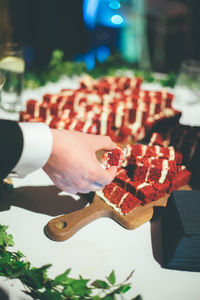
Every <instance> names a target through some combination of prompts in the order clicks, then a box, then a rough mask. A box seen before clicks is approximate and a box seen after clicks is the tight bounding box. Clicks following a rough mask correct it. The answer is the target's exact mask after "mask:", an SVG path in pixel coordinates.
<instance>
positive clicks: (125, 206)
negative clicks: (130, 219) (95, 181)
mask: <svg viewBox="0 0 200 300" xmlns="http://www.w3.org/2000/svg"><path fill="white" fill-rule="evenodd" d="M96 194H97V195H98V196H99V197H100V198H101V199H103V200H104V201H105V202H106V203H107V204H108V205H110V206H112V207H113V208H114V209H115V210H116V211H117V212H119V213H120V214H127V213H128V212H130V211H131V210H132V209H133V208H135V207H137V206H139V205H140V204H141V203H142V201H141V200H139V199H138V198H136V197H135V196H133V195H131V194H130V193H129V192H126V191H125V190H124V189H122V188H121V187H119V186H118V185H117V184H115V183H113V182H112V183H110V184H108V185H107V186H105V187H104V188H103V190H102V191H97V192H96Z"/></svg>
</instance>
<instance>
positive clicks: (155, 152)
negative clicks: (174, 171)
mask: <svg viewBox="0 0 200 300" xmlns="http://www.w3.org/2000/svg"><path fill="white" fill-rule="evenodd" d="M126 148H127V159H128V164H134V163H135V160H136V158H137V157H140V158H142V157H149V158H162V159H167V160H172V161H173V160H174V161H176V162H177V164H181V162H182V154H181V153H179V152H176V151H175V150H174V147H172V146H171V147H161V146H158V145H153V146H149V145H143V144H135V145H131V146H130V145H129V146H127V147H126Z"/></svg>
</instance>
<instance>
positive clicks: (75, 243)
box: [0, 78, 200, 300]
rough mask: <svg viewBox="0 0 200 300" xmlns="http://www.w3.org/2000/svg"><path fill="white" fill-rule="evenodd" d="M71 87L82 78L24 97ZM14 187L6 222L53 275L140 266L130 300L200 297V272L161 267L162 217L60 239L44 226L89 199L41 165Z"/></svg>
mask: <svg viewBox="0 0 200 300" xmlns="http://www.w3.org/2000/svg"><path fill="white" fill-rule="evenodd" d="M70 86H73V87H74V88H76V82H75V81H74V80H69V79H66V78H63V80H61V81H60V82H59V83H57V84H49V85H47V86H46V87H44V88H41V89H37V90H34V91H25V92H24V94H23V101H24V102H25V101H26V100H27V99H28V98H29V97H31V98H32V99H38V100H40V98H41V96H42V95H43V94H44V93H45V92H46V91H48V92H57V91H59V90H60V89H61V88H64V87H70ZM144 88H148V89H149V88H151V89H160V87H159V86H157V85H152V84H151V85H144ZM182 110H183V111H184V113H183V117H182V121H183V123H188V124H189V123H190V124H192V125H199V121H198V118H199V116H200V114H199V112H200V104H197V105H193V106H192V107H182ZM191 115H192V116H193V118H191ZM0 117H1V118H8V119H17V114H8V113H5V112H3V111H0ZM191 119H192V120H191ZM199 119H200V118H199ZM191 122H192V123H191ZM14 186H15V189H14V190H13V191H12V193H10V194H9V195H8V196H7V199H4V200H3V202H2V203H1V205H0V208H1V209H0V223H1V224H3V225H8V226H9V232H10V233H11V234H12V235H13V237H14V242H15V247H14V249H15V250H20V251H21V252H22V253H24V254H25V255H26V257H27V259H28V260H29V261H31V263H32V265H33V266H36V267H40V266H42V265H44V264H49V263H51V264H52V267H51V268H50V269H49V273H48V275H49V277H51V278H54V277H55V276H56V275H58V274H61V273H62V272H64V271H65V270H66V269H68V268H71V269H72V270H71V276H74V277H78V276H79V275H82V276H83V277H84V278H91V280H95V279H97V278H98V279H104V278H105V276H107V275H108V274H109V273H110V272H111V271H112V270H113V269H114V270H115V273H116V277H117V281H118V282H121V281H123V280H124V279H125V278H126V277H127V276H128V275H129V274H130V273H131V271H132V270H135V273H134V275H133V277H132V279H131V282H132V288H131V290H130V291H129V292H128V293H126V294H125V299H131V298H133V297H134V296H136V295H138V294H140V295H141V296H142V299H143V300H161V299H162V300H169V299H170V300H199V299H200V273H197V272H185V271H175V270H167V269H164V268H162V267H161V265H160V257H161V256H160V254H161V244H160V226H159V224H160V219H159V218H157V219H155V220H153V221H151V222H147V223H145V224H143V225H142V226H140V227H138V228H137V229H135V230H127V229H124V228H123V227H121V226H120V225H119V224H118V223H116V222H115V221H113V220H111V219H109V218H101V219H98V220H95V221H93V222H92V223H90V224H88V225H87V226H85V227H84V228H82V229H81V230H79V231H78V232H77V233H76V234H75V235H74V236H72V237H71V238H69V239H68V240H66V241H63V242H55V241H52V240H50V239H49V238H48V237H46V235H45V234H44V232H43V230H44V226H45V225H46V224H47V222H48V221H50V220H51V219H52V218H53V217H55V216H59V215H61V214H65V213H68V212H71V211H74V210H77V209H81V208H82V207H83V206H84V205H85V201H84V200H83V199H81V198H79V197H78V196H75V197H73V196H72V195H69V194H67V193H64V192H60V191H59V190H58V189H57V188H56V187H55V186H53V185H52V182H51V180H50V179H49V178H48V177H47V175H46V174H45V173H44V172H43V171H42V170H41V169H40V170H38V171H36V172H33V173H32V174H29V175H28V176H26V177H25V178H24V179H14ZM0 286H3V287H4V288H6V289H7V293H8V296H9V299H11V300H18V299H21V300H25V299H27V300H28V299H31V298H30V297H29V296H26V295H25V294H24V293H22V292H21V289H22V288H23V287H22V285H21V284H20V282H19V281H18V280H7V279H5V278H3V277H0ZM2 300H3V299H2Z"/></svg>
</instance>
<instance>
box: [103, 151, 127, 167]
mask: <svg viewBox="0 0 200 300" xmlns="http://www.w3.org/2000/svg"><path fill="white" fill-rule="evenodd" d="M124 159H125V151H124V149H122V148H121V147H119V146H117V147H116V148H115V149H114V150H112V151H106V152H105V153H104V155H103V158H102V164H103V165H104V166H105V167H106V168H110V167H111V166H116V167H118V166H121V165H122V163H123V161H124Z"/></svg>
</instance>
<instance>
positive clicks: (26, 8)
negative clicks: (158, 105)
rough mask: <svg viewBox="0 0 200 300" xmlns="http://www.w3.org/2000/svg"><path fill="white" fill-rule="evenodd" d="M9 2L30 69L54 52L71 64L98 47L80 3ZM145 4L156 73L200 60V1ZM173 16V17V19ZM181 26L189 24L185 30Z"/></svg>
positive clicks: (60, 0)
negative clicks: (93, 47)
mask: <svg viewBox="0 0 200 300" xmlns="http://www.w3.org/2000/svg"><path fill="white" fill-rule="evenodd" d="M0 1H5V0H0ZM6 1H7V3H8V7H9V14H10V22H11V26H12V38H13V40H14V41H17V42H19V43H21V44H22V45H23V46H24V48H25V54H26V61H27V66H28V68H33V67H41V66H44V65H45V64H47V63H48V62H49V59H50V57H51V53H52V51H53V50H54V49H61V50H63V51H64V54H65V59H68V60H73V59H74V58H75V57H76V56H77V55H79V54H85V53H87V51H89V50H90V48H91V47H92V46H93V43H95V41H94V32H92V30H88V29H87V28H86V26H85V24H84V21H83V12H82V5H83V1H82V0H74V1H69V0H34V1H33V0H17V1H16V0H6ZM162 3H163V5H166V3H167V5H168V7H169V13H168V12H167V10H166V9H165V8H162ZM147 4H148V9H147V33H148V46H149V52H150V58H151V63H152V68H153V69H154V71H162V72H169V71H171V70H176V69H177V68H178V67H179V65H180V62H181V61H182V60H183V59H185V58H194V59H198V60H200V16H199V14H200V1H199V0H179V1H174V0H148V1H147ZM177 4H180V5H182V9H183V10H184V9H185V11H186V15H184V14H182V13H180V11H178V10H176V9H175V8H176V7H178V6H176V5H177ZM157 7H159V9H160V11H159V12H157ZM171 9H172V11H171ZM173 10H174V11H173ZM152 11H153V12H152ZM170 14H172V15H173V14H174V15H173V16H172V18H171V15H170ZM161 17H165V21H166V24H167V25H166V26H165V30H164V31H163V32H162V31H161V32H159V36H157V34H158V31H159V28H160V23H159V22H160V21H161V19H162V18H161ZM182 25H185V29H184V30H182ZM169 28H171V29H169ZM104 29H105V30H108V32H109V30H111V29H109V28H107V29H106V28H104ZM110 36H111V37H112V38H113V36H116V38H117V30H111V34H110ZM156 38H157V42H155V40H156ZM111 42H112V43H113V47H112V54H113V53H114V52H115V50H116V51H117V50H118V49H117V43H116V39H115V40H114V39H112V41H111ZM155 49H157V51H158V53H160V54H161V56H162V55H163V53H164V57H163V58H162V61H159V60H158V57H159V55H157V52H155V51H156V50H155ZM159 51H160V52H159ZM155 53H156V55H155ZM155 56H156V58H155Z"/></svg>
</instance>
